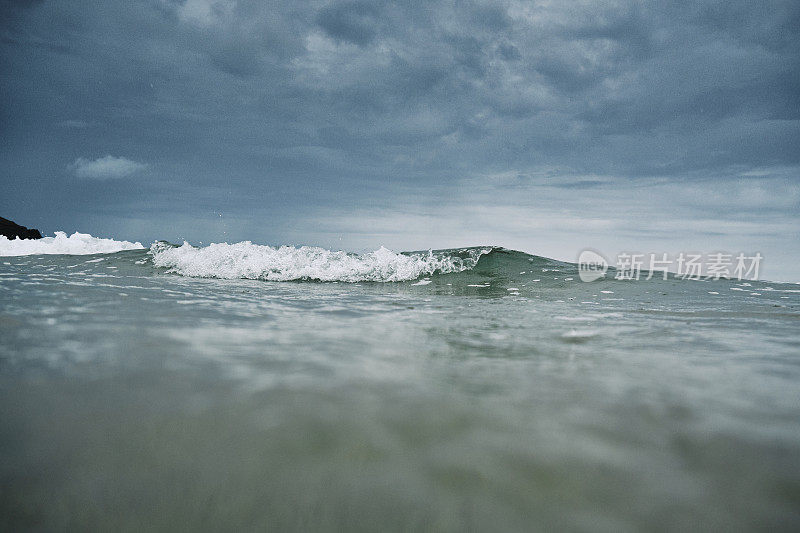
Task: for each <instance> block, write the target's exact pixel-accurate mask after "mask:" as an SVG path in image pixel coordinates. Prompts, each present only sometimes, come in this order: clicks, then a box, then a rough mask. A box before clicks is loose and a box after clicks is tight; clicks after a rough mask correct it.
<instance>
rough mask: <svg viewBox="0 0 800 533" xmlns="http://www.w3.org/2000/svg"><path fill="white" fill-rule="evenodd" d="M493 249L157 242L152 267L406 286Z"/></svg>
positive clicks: (467, 265) (468, 264)
mask: <svg viewBox="0 0 800 533" xmlns="http://www.w3.org/2000/svg"><path fill="white" fill-rule="evenodd" d="M492 249H493V248H491V247H485V248H465V249H462V250H457V251H450V252H449V253H444V252H432V251H429V252H411V253H397V252H393V251H391V250H388V249H386V248H384V247H381V248H379V249H378V250H375V251H374V252H368V253H364V254H353V253H347V252H343V251H331V250H326V249H324V248H318V247H314V246H301V247H294V246H280V247H272V246H264V245H258V244H253V243H251V242H249V241H246V242H239V243H236V244H225V243H221V244H211V245H209V246H205V247H201V248H198V247H194V246H192V245H190V244H189V243H186V242H184V243H183V245H182V246H174V245H171V244H169V243H166V242H157V243H154V244H153V245H152V246H151V247H150V251H149V254H150V255H151V256H152V257H153V264H154V265H155V266H156V267H160V268H166V269H168V271H169V272H171V273H175V274H180V275H183V276H191V277H201V278H223V279H258V280H264V281H291V280H314V281H343V282H350V283H354V282H358V281H377V282H392V281H409V280H414V279H417V278H420V277H422V276H430V275H433V274H450V273H456V272H463V271H465V270H470V269H472V268H473V267H475V265H476V264H477V263H478V260H479V259H480V257H481V256H482V255H484V254H488V253H490V252H491V251H492Z"/></svg>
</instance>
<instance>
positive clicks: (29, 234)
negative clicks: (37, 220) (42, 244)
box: [0, 217, 42, 239]
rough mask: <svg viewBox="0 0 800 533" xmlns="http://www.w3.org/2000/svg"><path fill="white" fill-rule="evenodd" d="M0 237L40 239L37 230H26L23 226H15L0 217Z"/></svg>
mask: <svg viewBox="0 0 800 533" xmlns="http://www.w3.org/2000/svg"><path fill="white" fill-rule="evenodd" d="M0 235H3V236H4V237H8V238H9V239H13V238H15V237H16V238H18V239H41V238H42V234H41V233H39V230H38V229H28V228H26V227H25V226H20V225H19V224H15V223H14V222H11V221H10V220H8V219H5V218H3V217H0Z"/></svg>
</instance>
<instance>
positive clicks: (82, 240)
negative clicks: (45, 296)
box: [0, 231, 144, 256]
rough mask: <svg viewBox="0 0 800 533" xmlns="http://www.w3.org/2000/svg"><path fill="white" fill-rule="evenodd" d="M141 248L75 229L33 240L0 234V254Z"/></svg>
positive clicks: (17, 254) (101, 251) (70, 253)
mask: <svg viewBox="0 0 800 533" xmlns="http://www.w3.org/2000/svg"><path fill="white" fill-rule="evenodd" d="M142 248H144V246H142V244H141V243H139V242H129V241H115V240H114V239H103V238H100V237H92V236H91V235H89V234H88V233H78V232H77V231H76V232H75V233H73V234H72V235H70V236H67V234H66V233H65V232H63V231H57V232H56V233H55V237H44V238H42V239H35V240H34V239H8V238H7V237H5V236H3V235H0V256H19V255H40V254H45V255H54V254H62V255H91V254H110V253H114V252H121V251H123V250H141V249H142Z"/></svg>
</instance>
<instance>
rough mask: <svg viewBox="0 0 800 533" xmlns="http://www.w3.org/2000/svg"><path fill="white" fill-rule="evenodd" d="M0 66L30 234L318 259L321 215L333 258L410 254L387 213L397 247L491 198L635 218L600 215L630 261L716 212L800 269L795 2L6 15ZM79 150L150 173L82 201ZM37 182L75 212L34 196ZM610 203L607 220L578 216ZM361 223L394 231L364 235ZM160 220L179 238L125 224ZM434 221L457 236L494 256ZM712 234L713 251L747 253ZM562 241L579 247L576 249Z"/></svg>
mask: <svg viewBox="0 0 800 533" xmlns="http://www.w3.org/2000/svg"><path fill="white" fill-rule="evenodd" d="M20 65H24V68H22V67H20ZM0 72H3V73H5V74H0V84H1V85H2V91H3V94H4V95H7V98H5V99H3V101H2V102H0V124H2V127H3V138H4V141H5V142H4V143H3V145H2V146H0V175H2V176H8V178H5V179H8V180H10V181H11V182H10V183H8V184H6V185H7V187H6V189H7V190H8V191H9V192H8V194H7V195H4V198H5V199H7V203H8V205H4V204H3V203H2V202H3V200H0V208H2V209H4V210H7V209H12V208H14V207H15V206H25V207H24V209H25V212H26V213H31V214H32V216H35V217H45V218H46V219H47V221H46V224H52V225H55V226H61V225H64V224H69V223H77V222H79V221H80V222H85V221H86V220H87V214H91V215H92V216H93V217H97V218H96V220H97V224H98V225H100V224H112V225H113V224H124V223H130V224H131V226H130V227H132V228H137V229H136V231H141V232H144V233H146V235H145V234H141V235H139V234H137V235H130V238H135V239H144V238H148V237H157V238H170V239H175V238H176V237H178V236H190V235H191V236H193V237H194V236H195V235H196V233H199V231H200V230H199V228H204V231H207V232H208V234H207V235H197V236H196V237H195V238H200V239H206V240H207V239H218V240H222V239H228V240H231V239H232V238H239V237H241V238H250V239H253V240H255V241H261V242H265V241H270V242H273V243H275V242H282V241H288V240H300V239H303V235H305V236H306V239H307V240H308V241H312V240H313V239H314V238H316V237H314V236H313V235H317V233H315V232H314V231H312V230H313V228H311V229H310V230H309V231H307V232H303V233H302V234H298V232H297V231H295V228H298V227H301V226H304V224H305V222H304V221H307V220H316V219H319V220H323V219H324V220H327V221H328V223H329V225H328V226H327V227H328V228H329V229H332V228H336V227H341V228H343V229H342V230H341V232H340V236H341V237H342V239H343V240H342V241H338V240H337V241H336V242H341V243H342V244H341V245H342V246H348V245H350V244H353V243H356V242H357V243H366V242H369V243H372V244H370V245H368V246H370V247H372V246H375V247H377V246H379V245H380V244H383V243H385V242H386V241H388V240H390V239H395V238H397V236H398V235H402V234H403V232H404V229H405V226H404V224H403V223H402V222H401V221H402V220H403V216H404V215H408V217H410V218H409V219H408V224H409V227H410V226H411V225H412V224H413V223H414V222H413V221H414V220H418V219H417V218H415V217H416V216H417V215H418V214H421V215H422V216H423V218H425V217H429V219H430V220H439V221H442V220H443V219H442V218H441V213H443V212H444V211H443V210H442V209H441V206H442V205H443V204H446V205H449V204H451V203H452V202H453V199H455V198H457V199H459V202H460V209H461V211H460V212H462V213H469V212H479V211H481V209H484V208H485V206H486V205H487V204H486V202H487V201H490V200H491V201H492V202H494V203H502V204H503V205H506V206H507V207H508V210H507V211H505V212H507V213H512V212H513V213H518V216H523V215H522V213H527V214H526V215H525V216H524V218H525V219H526V220H534V219H537V220H538V219H539V218H540V216H539V214H540V213H543V212H550V210H551V209H552V208H553V205H557V206H558V207H559V209H561V211H562V213H561V215H562V217H561V218H562V219H563V218H564V217H566V218H569V219H571V220H573V219H574V220H576V221H581V220H585V221H591V220H595V219H598V218H603V217H604V211H607V210H610V209H622V207H620V206H628V208H627V210H623V211H622V212H619V213H616V214H615V220H616V219H619V220H621V221H622V222H621V223H620V225H621V227H623V228H628V229H627V230H625V233H626V235H628V237H627V239H628V240H627V241H625V243H623V244H626V245H636V244H637V243H643V244H647V243H648V242H650V240H652V239H653V236H652V234H650V233H649V232H647V231H644V230H643V229H640V230H639V231H638V233H637V232H636V229H635V228H638V227H641V224H640V222H641V216H645V217H646V212H645V211H646V210H645V209H644V206H652V205H663V206H673V207H674V209H672V215H670V214H668V213H665V215H664V216H665V217H667V219H666V221H665V222H666V223H673V224H674V225H675V226H676V227H678V226H680V227H682V228H688V229H683V230H681V231H683V232H684V233H686V232H688V233H690V234H687V235H686V237H685V238H686V241H687V242H688V241H692V240H696V239H697V238H699V237H698V236H699V235H702V232H699V231H698V233H696V234H693V233H692V229H691V228H692V227H699V226H692V224H691V222H688V223H687V220H689V221H690V220H697V221H700V220H707V219H708V218H709V213H714V216H716V217H723V219H725V220H735V219H736V218H737V217H742V216H744V215H743V213H745V212H746V214H747V216H748V217H751V219H752V220H758V219H759V217H769V219H770V220H771V221H772V222H770V224H772V223H776V224H778V226H779V227H780V234H781V235H782V237H780V238H783V239H784V240H785V245H784V246H779V245H778V244H775V247H776V250H778V251H780V252H781V253H786V250H789V251H790V252H791V254H793V257H796V258H797V262H798V263H800V249H798V246H800V245H798V244H796V243H799V242H800V238H798V237H800V228H798V222H797V220H799V219H800V217H798V215H800V206H798V203H797V196H796V194H795V193H796V189H797V184H798V183H800V150H798V148H797V147H798V146H800V4H799V3H798V2H796V1H792V0H785V1H781V0H770V1H766V2H761V3H753V2H749V1H745V0H731V1H725V2H722V1H716V0H715V1H701V2H695V3H692V4H686V3H685V2H677V1H672V0H662V1H657V2H656V1H653V2H641V1H633V0H631V1H627V0H619V1H614V2H603V3H598V2H590V1H585V2H584V1H577V2H550V1H544V2H528V1H515V0H508V1H500V2H483V1H478V0H474V1H473V0H469V1H463V2H454V1H430V2H423V3H419V2H405V1H399V2H389V1H380V0H376V1H370V2H365V1H360V0H342V1H338V0H337V1H322V0H314V1H311V2H306V3H302V4H298V3H297V2H290V1H288V0H287V1H271V2H263V1H256V0H238V1H236V0H187V1H177V0H149V1H145V2H141V3H137V4H136V5H132V4H130V3H128V2H122V1H117V0H111V1H110V2H109V1H103V2H101V1H100V0H95V1H88V2H82V3H65V2H48V1H43V2H13V1H11V2H10V1H6V2H5V3H4V4H3V16H2V17H0ZM67 125H69V127H67ZM78 125H80V127H78ZM87 153H94V154H97V153H100V154H126V156H128V157H130V158H131V160H130V161H131V162H134V161H147V162H148V165H149V166H148V172H146V173H140V174H139V175H137V180H135V183H134V182H133V180H107V181H106V182H105V183H104V189H103V190H102V191H98V190H96V188H95V190H93V193H92V194H91V195H87V194H85V191H83V190H81V189H80V187H78V188H74V187H73V188H70V187H71V185H67V184H66V183H65V182H64V178H65V176H64V167H65V165H67V164H68V163H69V162H70V161H73V162H75V161H76V158H78V159H80V158H81V157H85V154H87ZM86 163H87V164H88V163H92V164H96V163H97V161H94V162H86ZM76 172H77V171H76ZM105 175H108V174H105ZM0 179H3V178H0ZM23 181H24V182H25V183H26V184H27V185H26V187H24V188H23V187H16V188H15V185H14V184H15V183H20V182H23ZM661 181H664V182H667V183H669V184H670V187H664V188H659V187H655V188H654V187H653V186H652V184H653V183H656V182H658V183H661ZM95 184H96V183H95ZM87 185H88V184H87ZM742 187H744V188H742ZM54 188H56V189H58V188H61V193H62V194H63V197H66V198H68V199H69V200H70V201H69V202H67V204H68V205H69V206H70V208H69V209H68V210H66V211H65V210H64V209H63V208H62V209H61V210H59V209H56V206H53V205H46V201H44V200H42V197H43V196H45V194H46V193H49V191H52V190H53V189H54ZM739 190H753V191H759V193H758V194H759V197H758V201H757V202H756V203H755V204H754V205H753V206H750V207H747V208H746V210H745V211H741V210H739V209H740V207H738V206H737V207H736V208H734V207H733V206H731V205H729V201H730V198H731V197H730V195H727V194H726V193H725V191H739ZM686 191H691V194H687V193H686ZM97 195H105V196H103V197H102V198H98V197H97ZM609 196H613V198H614V199H615V202H614V203H613V206H614V207H612V204H610V203H606V204H605V205H602V204H600V203H599V202H595V203H590V204H589V205H587V203H586V202H584V199H586V198H593V197H598V198H607V197H609ZM175 197H180V199H181V202H180V205H179V206H176V205H167V206H164V205H162V203H161V201H160V200H159V199H161V198H175ZM99 200H102V201H103V202H104V205H106V206H107V207H106V208H105V209H104V210H103V211H98V209H97V207H96V205H95V202H97V201H99ZM376 206H380V208H381V209H382V210H383V211H384V212H386V213H389V214H391V217H392V219H393V220H395V221H396V222H395V223H394V224H393V225H392V227H393V228H394V229H393V231H394V233H391V232H389V230H388V229H387V230H386V231H383V232H381V233H380V234H379V233H377V232H372V233H371V232H370V231H369V225H368V224H366V220H368V217H369V212H370V211H371V210H372V209H373V208H375V207H376ZM20 209H22V207H20ZM164 209H166V212H168V213H170V216H172V217H174V219H175V223H174V224H173V223H171V224H169V228H170V229H171V230H174V231H175V232H176V233H180V234H181V235H164V234H157V233H158V228H152V227H147V228H145V226H141V225H137V224H139V222H135V223H134V222H131V221H134V220H135V221H141V220H150V219H153V218H158V217H157V215H158V214H159V212H161V210H164ZM412 211H413V213H412ZM337 212H339V213H345V214H352V213H364V216H365V217H367V218H365V219H364V220H365V227H366V228H367V229H365V230H363V231H362V232H360V233H358V234H357V235H356V234H355V233H352V232H350V230H347V229H346V228H351V219H350V217H349V216H348V217H344V216H342V218H341V220H342V224H341V225H339V226H337V225H336V224H332V225H331V223H332V222H335V220H334V221H331V219H330V217H331V216H332V215H331V214H332V213H337ZM448 212H449V213H451V215H450V216H449V218H446V219H445V220H444V221H443V222H444V223H445V224H444V225H445V226H447V227H453V228H454V229H453V230H452V231H453V232H455V231H461V232H462V234H463V236H464V239H465V241H469V242H472V244H478V243H477V242H474V240H473V239H472V236H474V239H478V235H482V236H486V235H485V234H482V233H481V232H479V231H478V230H477V229H476V228H474V227H470V226H469V225H468V224H467V225H463V224H462V225H458V224H454V222H453V221H454V220H456V219H455V218H453V217H454V215H452V213H453V211H448ZM643 212H644V215H642V213H643ZM635 213H637V214H635ZM219 214H224V216H223V217H219ZM637 217H638V218H637ZM12 218H13V217H12ZM26 218H27V217H26ZM345 218H347V220H346V221H345ZM217 219H221V220H226V221H227V222H225V225H224V226H221V225H220V224H221V222H219V221H218V220H217ZM215 220H217V221H216V222H212V221H215ZM459 220H460V219H459ZM178 221H180V222H178ZM514 222H515V223H514V224H510V221H509V224H507V225H506V226H503V225H497V226H496V231H495V232H494V233H493V235H495V236H496V237H497V238H496V240H495V241H494V242H498V243H499V244H504V236H505V235H511V234H512V233H513V232H514V231H517V230H516V229H514V228H515V227H516V223H517V222H516V221H514ZM537 224H540V223H539V222H537ZM40 225H45V224H40ZM578 226H579V224H578ZM223 227H224V228H225V229H224V230H223V229H220V228H223ZM456 227H460V228H461V229H460V230H457V229H456ZM616 227H617V226H616V225H615V226H614V228H616ZM720 227H721V228H726V229H724V230H720V231H719V234H720V235H719V236H718V238H717V239H718V240H717V241H711V240H709V241H708V243H707V246H723V245H724V243H725V239H727V238H731V239H733V238H734V237H735V238H736V239H738V240H739V241H742V242H743V243H744V244H747V243H748V242H750V243H751V245H750V246H751V247H752V248H755V247H757V246H760V245H761V244H760V243H762V242H764V240H763V239H760V238H755V237H749V238H748V239H749V240H747V239H744V238H743V237H742V236H741V235H739V236H737V235H735V232H736V231H738V230H737V229H736V228H737V227H738V226H732V225H730V224H727V223H725V224H723V223H721V224H720ZM765 227H767V226H766V225H765ZM769 227H770V228H772V229H773V230H775V226H773V225H769ZM215 228H218V229H219V230H216V229H215ZM282 228H283V229H282ZM54 229H55V228H54ZM86 229H90V228H86ZM534 229H535V228H534V227H531V229H530V231H531V233H533V232H534ZM92 231H100V233H102V231H103V228H97V229H92ZM431 231H432V234H433V235H434V236H436V231H435V230H431ZM540 231H541V230H540ZM614 231H617V230H616V229H615V230H614ZM775 231H777V230H775ZM504 232H505V233H504ZM234 235H235V237H234ZM441 237H442V239H441V240H442V241H445V240H448V239H449V237H445V236H443V235H442V236H441ZM776 238H778V237H776ZM348 239H349V240H348ZM742 239H744V240H742ZM397 240H401V239H399V238H397ZM431 240H432V241H433V240H434V239H431ZM562 240H563V239H562ZM567 240H569V241H570V245H571V246H572V247H573V248H575V249H576V250H577V249H579V248H581V247H583V246H587V245H592V243H586V242H581V240H582V236H581V233H580V231H577V230H576V231H575V233H574V234H573V237H572V239H571V240H570V239H567ZM528 242H529V244H528V246H527V248H528V249H529V250H530V251H537V247H538V246H539V241H538V240H537V239H536V238H534V237H531V238H530V239H529V241H528ZM737 242H738V241H737ZM310 243H312V244H314V242H310ZM348 243H350V244H348ZM777 253H778V252H776V254H777ZM786 268H787V269H788V268H790V265H789V264H788V262H787V263H786Z"/></svg>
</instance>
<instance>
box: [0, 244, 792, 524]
mask: <svg viewBox="0 0 800 533" xmlns="http://www.w3.org/2000/svg"><path fill="white" fill-rule="evenodd" d="M3 239H4V238H2V237H0V253H2V255H3V257H0V457H2V461H0V529H2V530H9V531H11V530H13V531H20V530H41V531H49V530H79V531H80V530H97V529H100V530H124V531H140V530H143V529H146V530H163V531H174V530H191V531H198V530H216V531H219V530H278V531H283V530H292V531H318V530H323V531H330V530H345V531H395V530H404V531H407V530H425V531H428V530H436V531H465V530H480V531H530V530H537V529H553V528H557V529H563V530H592V531H637V530H647V531H650V530H663V531H677V530H681V531H682V530H687V529H688V530H708V529H713V530H725V531H730V530H751V529H775V530H791V529H795V530H796V529H797V528H798V527H800V285H798V284H788V283H767V282H763V281H750V282H742V281H736V280H728V279H719V280H684V279H677V278H674V277H670V278H669V279H667V280H663V279H661V278H660V277H659V276H655V277H654V278H653V279H650V280H645V279H640V280H638V281H632V280H615V279H613V277H612V276H608V277H607V278H605V279H600V280H597V281H594V282H591V283H584V282H582V281H580V278H579V276H578V270H577V267H576V266H575V265H572V264H568V263H563V262H558V261H553V260H549V259H546V258H543V257H538V256H534V255H528V254H524V253H521V252H515V251H510V250H505V249H502V248H497V247H491V246H485V247H475V248H467V249H460V250H443V251H436V252H416V253H405V254H403V253H395V252H392V251H390V250H386V249H379V250H376V251H375V252H372V253H368V254H347V253H344V252H336V251H329V250H324V249H321V248H313V247H288V246H286V247H267V246H258V245H255V244H251V243H238V244H216V245H211V246H206V247H193V246H190V245H189V244H183V245H182V246H175V245H171V244H168V243H163V242H162V243H155V244H153V245H152V246H151V247H149V248H142V247H141V245H140V244H139V243H129V242H118V241H112V240H108V239H106V240H100V239H95V238H93V237H91V236H89V235H81V234H75V235H72V236H67V235H65V234H59V235H57V236H56V237H54V238H51V239H50V240H42V241H24V242H23V241H8V240H7V239H6V240H3ZM20 243H22V244H20ZM81 254H83V255H81ZM609 278H611V279H609Z"/></svg>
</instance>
